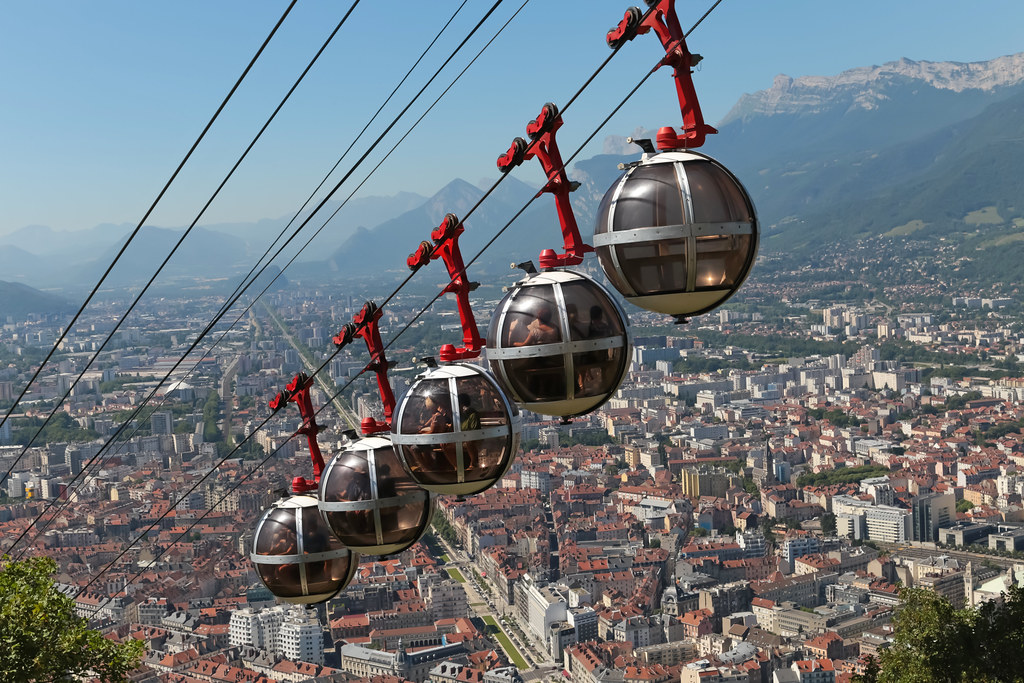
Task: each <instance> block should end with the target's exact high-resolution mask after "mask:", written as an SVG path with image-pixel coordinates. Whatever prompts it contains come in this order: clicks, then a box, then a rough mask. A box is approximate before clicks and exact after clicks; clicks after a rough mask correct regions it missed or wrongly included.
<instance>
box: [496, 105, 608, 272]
mask: <svg viewBox="0 0 1024 683" xmlns="http://www.w3.org/2000/svg"><path fill="white" fill-rule="evenodd" d="M561 127H562V117H561V115H560V114H559V113H558V107H556V106H555V105H554V104H552V103H551V102H548V103H547V104H545V105H544V107H543V108H542V109H541V111H540V115H538V116H537V118H535V119H533V120H532V121H530V123H529V124H527V126H526V134H527V135H529V136H530V139H531V140H532V142H530V143H529V144H527V142H526V140H524V139H523V138H516V139H515V140H513V141H512V146H511V147H509V149H508V151H507V152H505V154H503V155H502V156H500V157H498V170H499V171H501V172H502V173H508V172H509V171H510V170H512V168H514V167H515V166H518V165H519V164H521V163H523V161H528V160H529V159H533V158H534V157H536V158H537V160H538V161H540V164H541V166H542V167H543V168H544V174H545V175H546V176H547V179H548V181H547V183H546V184H545V185H544V187H542V188H541V190H540V193H538V195H537V196H540V194H541V193H544V192H550V193H551V194H553V195H554V197H555V208H556V209H557V210H558V223H559V225H560V226H561V228H562V241H563V248H564V249H565V251H564V252H563V253H561V254H556V253H555V250H554V249H545V250H544V251H542V252H541V253H540V256H539V258H538V261H539V262H540V267H541V268H558V267H561V266H575V265H578V264H580V263H582V262H583V256H584V255H585V254H587V253H588V252H591V251H594V248H593V247H592V246H590V245H589V244H586V243H584V242H583V238H582V237H581V236H580V229H579V226H577V225H576V215H575V214H574V213H573V211H572V202H571V201H570V200H569V193H570V192H572V191H574V190H575V189H577V188H578V187H579V186H580V185H579V183H577V182H570V181H569V178H568V176H566V173H565V165H564V163H563V162H562V155H561V154H560V153H559V151H558V143H557V142H556V141H555V132H557V131H558V129H559V128H561Z"/></svg>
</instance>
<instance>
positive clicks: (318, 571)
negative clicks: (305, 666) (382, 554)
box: [249, 495, 359, 604]
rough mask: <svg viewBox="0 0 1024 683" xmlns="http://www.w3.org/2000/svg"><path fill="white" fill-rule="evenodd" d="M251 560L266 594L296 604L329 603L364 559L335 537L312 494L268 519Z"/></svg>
mask: <svg viewBox="0 0 1024 683" xmlns="http://www.w3.org/2000/svg"><path fill="white" fill-rule="evenodd" d="M249 559H250V560H251V561H252V564H253V568H254V569H255V570H256V575H257V576H258V577H259V579H260V581H261V582H262V583H263V585H264V586H266V587H267V590H269V591H270V592H271V593H273V594H274V595H275V596H276V597H277V598H279V599H280V600H284V601H285V602H292V603H297V604H315V603H319V602H325V601H327V600H330V599H331V598H333V597H334V596H335V595H337V594H338V593H340V592H341V591H342V590H344V588H345V586H347V585H348V584H349V581H351V580H352V577H353V576H354V575H355V572H356V567H357V566H358V564H359V555H358V554H356V553H353V552H351V551H350V550H349V549H348V548H346V547H345V546H343V545H342V544H341V542H340V541H338V540H337V539H336V538H334V537H333V536H332V535H331V532H330V529H329V528H328V526H327V524H326V523H325V522H324V520H323V519H321V517H320V511H319V510H318V509H317V501H316V498H314V497H312V496H309V495H295V496H289V497H287V498H283V499H282V500H279V501H277V502H276V503H274V505H273V506H272V507H271V508H270V509H269V510H267V511H266V512H265V513H264V514H263V517H261V518H260V521H259V522H258V523H257V524H256V531H255V534H254V536H253V550H252V553H251V554H250V555H249Z"/></svg>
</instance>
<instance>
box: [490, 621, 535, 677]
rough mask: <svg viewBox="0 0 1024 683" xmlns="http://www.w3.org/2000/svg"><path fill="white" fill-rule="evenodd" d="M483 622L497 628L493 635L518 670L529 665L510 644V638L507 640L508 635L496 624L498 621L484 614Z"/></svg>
mask: <svg viewBox="0 0 1024 683" xmlns="http://www.w3.org/2000/svg"><path fill="white" fill-rule="evenodd" d="M484 623H486V624H487V625H488V626H493V627H494V628H495V629H497V632H496V633H495V634H494V635H495V636H496V637H497V638H498V642H499V643H501V647H502V649H504V650H505V654H507V655H508V658H509V659H511V660H512V663H513V664H514V665H515V666H516V667H517V668H518V669H519V670H520V671H525V670H526V669H527V668H528V667H529V665H528V664H527V663H526V660H525V659H524V658H523V656H522V655H521V654H519V650H517V649H516V646H515V645H513V644H512V641H511V640H509V637H508V636H507V635H506V634H505V631H504V630H502V628H501V626H499V625H498V622H497V621H495V620H494V617H491V616H485V617H484Z"/></svg>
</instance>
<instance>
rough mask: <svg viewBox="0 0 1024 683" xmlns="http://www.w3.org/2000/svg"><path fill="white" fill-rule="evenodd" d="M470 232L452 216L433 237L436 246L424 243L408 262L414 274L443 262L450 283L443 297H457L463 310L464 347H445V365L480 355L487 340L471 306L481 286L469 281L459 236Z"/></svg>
mask: <svg viewBox="0 0 1024 683" xmlns="http://www.w3.org/2000/svg"><path fill="white" fill-rule="evenodd" d="M465 231H466V228H465V226H464V225H463V224H462V221H460V220H459V218H458V216H456V215H455V214H453V213H450V214H448V215H446V216H445V217H444V220H443V221H442V222H441V225H439V226H438V227H437V228H436V229H434V230H433V231H432V232H431V233H430V238H431V239H432V240H434V241H433V242H427V241H423V242H420V246H419V248H418V249H416V251H415V252H414V253H413V254H410V255H409V258H407V259H406V261H405V262H406V264H407V265H408V266H409V269H410V270H412V271H414V272H415V271H417V270H419V269H420V268H422V267H423V266H425V265H426V264H427V263H429V262H430V261H431V260H433V259H437V258H440V259H441V260H442V261H444V265H445V266H446V267H447V268H448V277H449V279H450V282H449V283H448V285H447V286H446V287H445V288H444V290H443V291H442V294H454V295H455V302H456V305H457V306H458V308H459V320H460V321H461V322H462V346H460V347H458V348H456V347H455V346H454V345H453V344H445V345H443V346H442V347H441V348H440V349H439V350H438V356H440V358H441V360H442V361H444V362H449V361H455V360H466V359H470V358H476V357H477V356H479V355H480V349H481V348H482V347H483V345H484V340H483V338H482V337H481V336H480V330H479V329H478V328H477V325H476V318H475V316H474V315H473V308H472V306H470V304H469V293H470V292H472V291H473V290H475V289H476V288H477V287H479V286H480V283H479V282H470V281H469V280H468V279H467V278H466V265H465V262H464V261H463V260H462V250H461V249H460V248H459V236H460V235H462V233H464V232H465Z"/></svg>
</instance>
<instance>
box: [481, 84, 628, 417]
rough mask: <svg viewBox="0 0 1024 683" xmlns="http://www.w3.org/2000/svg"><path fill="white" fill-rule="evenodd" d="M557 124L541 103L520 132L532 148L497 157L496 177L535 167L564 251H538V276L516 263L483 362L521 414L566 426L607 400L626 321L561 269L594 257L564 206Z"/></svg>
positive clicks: (621, 367)
mask: <svg viewBox="0 0 1024 683" xmlns="http://www.w3.org/2000/svg"><path fill="white" fill-rule="evenodd" d="M561 125H562V117H561V116H560V115H559V114H558V108H557V107H556V106H555V105H554V104H551V103H550V102H549V103H548V104H545V105H544V107H543V108H542V109H541V113H540V115H539V116H538V117H537V118H536V119H534V120H533V121H530V123H529V124H528V125H527V127H526V132H527V135H529V136H530V137H531V138H533V143H531V144H527V143H526V141H525V140H524V139H523V138H516V139H515V140H514V141H513V143H512V146H511V147H510V148H509V150H508V152H506V153H505V154H503V155H502V156H501V157H499V158H498V169H499V170H501V171H502V172H503V173H507V172H508V171H510V170H511V169H512V168H514V167H515V166H518V165H519V164H521V163H522V162H523V161H524V160H525V159H529V158H532V157H534V156H536V157H537V159H538V160H539V161H540V162H541V165H542V166H543V167H544V171H545V173H546V174H547V178H548V182H547V183H546V184H545V185H544V187H543V188H541V193H543V192H550V193H551V194H553V195H554V196H555V205H556V207H557V209H558V221H559V227H560V228H561V231H562V240H563V244H564V247H565V252H564V253H562V254H556V253H555V252H554V250H552V249H545V250H544V251H542V252H541V254H540V258H539V261H540V265H541V267H542V268H543V269H544V271H543V272H541V273H537V272H533V264H532V263H531V264H523V267H524V268H525V269H526V270H527V277H526V278H524V279H523V280H521V281H519V282H518V283H516V285H515V286H513V287H511V288H510V289H509V292H508V294H506V296H505V298H503V299H502V301H501V303H500V304H498V308H497V309H496V310H495V312H494V315H493V316H492V317H491V324H490V326H489V327H488V330H487V360H488V362H489V363H490V366H491V371H492V372H493V373H494V376H495V378H496V379H497V380H498V383H499V384H500V385H501V387H502V389H504V390H505V391H506V392H507V393H508V394H509V396H511V397H512V398H513V399H515V401H516V402H517V403H519V404H520V405H521V406H522V407H524V408H527V409H529V410H532V411H534V412H537V413H543V414H545V415H557V416H559V417H562V418H563V419H567V418H569V417H571V416H574V415H582V414H584V413H588V412H590V411H592V410H594V409H595V408H597V407H598V406H600V405H601V404H602V403H604V402H605V401H607V400H608V398H610V397H611V395H612V394H613V393H614V392H615V390H616V389H617V388H618V386H619V384H620V383H621V382H622V379H623V378H624V377H625V374H626V370H627V369H628V361H629V348H630V342H629V332H628V320H627V319H626V315H625V313H624V312H623V311H622V309H621V307H620V306H619V305H618V302H616V301H615V300H614V299H613V298H612V297H611V295H609V293H608V292H607V291H606V290H605V289H604V287H602V286H601V285H600V284H598V283H597V282H595V281H594V280H592V279H591V278H589V277H587V276H586V275H583V274H581V273H576V272H573V271H570V270H561V268H562V267H564V266H569V265H576V264H579V263H582V262H583V257H584V255H585V254H587V253H588V252H591V251H594V248H593V247H591V246H589V245H587V244H584V243H583V239H582V238H581V237H580V232H579V227H578V225H577V224H576V218H575V216H574V214H573V210H572V203H571V202H570V200H569V193H570V192H572V191H573V190H574V189H576V188H577V187H578V184H577V183H571V182H570V181H569V180H568V177H567V176H566V173H565V169H564V168H563V166H564V163H563V161H562V158H561V154H559V152H558V145H557V143H556V142H555V133H556V131H557V130H558V128H559V127H561ZM538 196H539V194H538ZM527 266H528V267H527Z"/></svg>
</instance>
